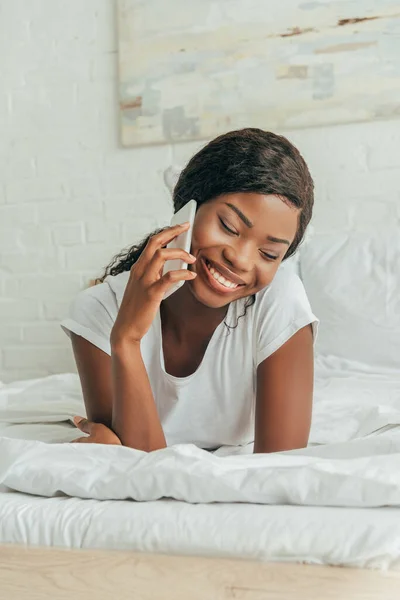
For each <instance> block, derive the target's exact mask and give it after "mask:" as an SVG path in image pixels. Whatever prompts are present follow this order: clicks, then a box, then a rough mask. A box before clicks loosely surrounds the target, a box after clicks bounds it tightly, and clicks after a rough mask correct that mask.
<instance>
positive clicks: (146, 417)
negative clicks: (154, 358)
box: [71, 334, 166, 452]
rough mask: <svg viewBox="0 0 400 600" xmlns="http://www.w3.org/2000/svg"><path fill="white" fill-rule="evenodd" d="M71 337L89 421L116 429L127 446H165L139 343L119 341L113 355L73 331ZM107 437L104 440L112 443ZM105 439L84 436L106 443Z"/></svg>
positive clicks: (113, 348) (152, 447) (150, 447)
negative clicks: (137, 344)
mask: <svg viewBox="0 0 400 600" xmlns="http://www.w3.org/2000/svg"><path fill="white" fill-rule="evenodd" d="M71 340H72V347H73V350H74V355H75V361H76V364H77V367H78V373H79V377H80V380H81V386H82V392H83V397H84V401H85V407H86V414H87V418H88V421H89V422H94V423H100V424H102V425H106V427H108V428H110V429H112V430H113V431H114V433H115V434H116V435H117V437H118V438H119V440H120V441H121V443H122V444H123V445H124V446H129V447H131V448H137V449H138V450H145V451H146V452H150V451H152V450H158V449H159V448H164V447H165V446H166V442H165V437H164V433H163V430H162V427H161V423H160V419H159V417H158V413H157V409H156V406H155V402H154V398H153V394H152V391H151V387H150V382H149V379H148V376H147V372H146V368H145V366H144V364H143V359H142V356H141V353H140V348H139V346H136V345H135V344H128V343H126V344H123V343H121V344H116V345H115V346H114V347H113V346H112V351H111V357H110V356H109V355H108V354H106V353H105V352H103V351H102V350H100V349H99V348H96V346H94V345H93V344H91V343H90V342H88V341H87V340H85V339H84V338H82V337H80V336H78V335H76V334H71ZM80 429H81V430H82V431H86V430H85V429H83V428H82V427H80ZM87 433H90V432H89V431H87ZM103 433H104V432H103ZM103 437H104V443H109V442H108V441H107V440H106V436H105V435H104V436H103ZM102 439H103V438H102V437H101V436H97V437H96V436H95V437H94V438H93V440H91V438H82V440H89V441H98V442H100V443H103V442H102Z"/></svg>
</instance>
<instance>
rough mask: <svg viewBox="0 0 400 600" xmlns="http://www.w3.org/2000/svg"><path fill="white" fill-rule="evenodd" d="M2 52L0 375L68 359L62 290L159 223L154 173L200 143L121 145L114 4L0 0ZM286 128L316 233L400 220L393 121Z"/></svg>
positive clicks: (63, 364) (397, 126) (41, 371)
mask: <svg viewBox="0 0 400 600" xmlns="http://www.w3.org/2000/svg"><path fill="white" fill-rule="evenodd" d="M358 1H360V0H358ZM0 56H1V83H0V127H1V131H2V135H1V136H0V159H1V164H2V177H1V181H0V380H3V381H11V380H14V379H22V378H28V377H37V376H42V375H46V374H48V373H56V372H62V371H70V370H73V369H74V363H73V358H72V353H71V350H70V347H69V342H68V339H67V337H66V336H65V335H64V334H63V333H62V332H61V330H60V328H59V325H58V322H59V320H60V319H61V318H62V317H63V316H64V315H65V314H66V312H67V308H68V305H69V302H70V300H71V299H72V297H73V296H74V295H75V294H76V292H77V291H78V290H79V289H81V288H82V287H84V286H86V285H87V282H88V280H89V279H91V278H92V277H93V276H95V275H97V274H99V272H100V271H101V269H102V267H103V266H104V265H105V264H106V263H107V262H108V261H109V259H110V258H111V257H112V256H113V254H115V253H116V252H117V251H119V250H120V249H121V247H123V246H125V245H127V244H129V243H132V242H133V241H136V240H137V239H138V238H140V237H142V236H143V235H144V234H145V233H147V232H148V231H150V230H152V229H154V228H155V227H157V226H159V225H162V224H164V223H166V222H167V220H168V218H169V215H170V206H169V200H168V196H167V193H166V191H165V189H164V185H163V179H162V172H163V169H164V168H165V167H166V166H167V165H168V164H170V163H171V162H176V163H183V162H185V160H186V159H187V158H189V156H190V155H191V154H192V153H193V152H194V151H195V150H196V149H197V148H198V147H199V146H200V145H201V144H198V143H196V144H183V145H177V146H175V147H168V146H156V147H146V148H139V149H132V150H129V149H121V148H119V146H118V123H117V114H116V106H117V98H116V38H115V14H114V2H113V1H112V0H84V1H82V0H69V2H68V3H65V2H62V1H61V0H41V1H40V2H31V1H29V0H13V1H12V2H11V1H10V2H4V3H3V4H2V7H1V19H0ZM286 135H288V137H290V139H292V140H293V141H294V142H295V143H296V144H297V145H298V146H299V148H300V149H301V151H302V152H303V154H304V155H305V157H306V159H307V160H308V162H309V165H310V168H311V170H312V172H313V175H314V178H315V181H316V209H315V220H314V224H315V226H316V228H317V229H318V230H320V231H332V230H339V229H343V228H346V229H351V228H355V227H357V228H363V229H366V230H368V229H371V228H373V229H375V228H378V227H381V226H384V225H385V223H386V222H390V223H391V224H393V223H395V222H396V220H397V223H398V224H400V208H399V206H400V152H399V147H400V120H399V121H393V122H387V123H371V124H365V125H353V126H345V127H335V128H326V129H318V130H317V129H315V130H305V131H295V132H286Z"/></svg>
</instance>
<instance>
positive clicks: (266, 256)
mask: <svg viewBox="0 0 400 600" xmlns="http://www.w3.org/2000/svg"><path fill="white" fill-rule="evenodd" d="M261 254H262V255H263V257H264V258H265V259H266V260H278V258H279V256H275V255H274V254H268V253H267V252H261Z"/></svg>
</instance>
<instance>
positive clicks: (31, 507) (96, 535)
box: [0, 365, 400, 569]
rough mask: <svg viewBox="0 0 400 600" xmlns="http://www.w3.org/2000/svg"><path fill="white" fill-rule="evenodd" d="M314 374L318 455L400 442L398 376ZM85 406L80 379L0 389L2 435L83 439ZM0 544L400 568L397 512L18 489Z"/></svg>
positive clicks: (6, 508)
mask: <svg viewBox="0 0 400 600" xmlns="http://www.w3.org/2000/svg"><path fill="white" fill-rule="evenodd" d="M317 373H318V375H317V380H316V401H315V412H314V421H313V430H312V436H311V439H312V441H313V443H314V444H320V443H324V444H329V445H327V446H325V447H324V448H321V447H319V446H315V448H311V449H310V450H309V454H310V455H311V456H312V454H313V453H316V452H317V453H319V454H321V452H322V454H324V453H325V455H326V456H327V457H331V456H333V457H338V456H340V455H341V454H342V455H346V453H347V451H348V448H349V444H350V446H353V442H352V440H355V439H356V440H357V438H363V439H359V442H356V443H357V444H359V446H358V447H360V448H363V444H364V445H365V444H366V445H368V447H369V445H370V443H371V442H372V446H373V445H374V444H375V447H378V446H379V444H380V443H381V442H384V440H386V439H388V438H387V436H388V435H389V436H391V439H393V440H395V443H397V440H398V439H399V431H400V428H399V424H400V378H398V377H396V376H395V375H390V376H387V377H382V376H379V377H378V376H377V377H372V376H370V375H368V374H363V373H350V372H347V371H341V370H340V369H336V370H335V371H334V372H333V371H332V370H326V369H324V368H323V365H321V368H320V369H318V370H317ZM81 412H82V399H81V395H80V391H79V383H78V381H77V378H76V376H74V375H60V376H56V377H52V378H46V379H45V380H37V381H33V382H29V383H28V384H27V383H25V382H24V383H16V384H13V386H9V385H8V386H4V387H3V388H1V387H0V436H1V435H3V436H4V435H5V436H7V437H9V438H24V439H31V440H43V441H52V442H61V441H68V440H70V439H72V438H73V437H74V436H75V435H76V430H75V429H74V428H72V427H71V425H70V424H69V421H68V420H69V418H70V417H71V416H72V415H73V414H75V413H78V414H80V413H81ZM9 441H12V440H9ZM70 448H72V447H70ZM80 448H87V446H80ZM54 449H55V448H54ZM250 450H251V448H246V449H223V450H221V452H220V454H224V453H225V454H227V453H229V454H232V453H235V451H236V452H240V453H242V452H243V451H244V452H249V451H250ZM362 454H363V450H362V451H361V455H362ZM0 543H24V544H30V545H54V546H67V547H83V548H110V549H111V548H113V549H131V550H137V551H147V552H163V553H174V554H191V555H204V556H221V557H238V558H247V559H260V560H272V561H274V560H276V561H306V562H311V563H321V564H332V565H345V566H358V567H371V568H372V567H375V568H376V567H377V568H384V569H386V568H394V569H400V509H399V508H396V507H391V508H347V507H340V508H332V507H326V506H284V505H259V504H238V503H223V502H222V503H215V504H212V503H211V504H189V503H186V502H180V501H177V500H158V501H154V502H133V501H127V500H103V501H100V500H96V499H80V498H68V497H64V496H61V497H53V498H42V497H38V496H32V495H29V494H24V493H18V492H15V491H13V492H9V493H2V494H0Z"/></svg>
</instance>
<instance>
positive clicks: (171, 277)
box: [154, 269, 197, 294]
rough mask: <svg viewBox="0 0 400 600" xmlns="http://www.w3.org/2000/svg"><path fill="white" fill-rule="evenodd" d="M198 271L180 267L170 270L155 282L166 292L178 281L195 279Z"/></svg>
mask: <svg viewBox="0 0 400 600" xmlns="http://www.w3.org/2000/svg"><path fill="white" fill-rule="evenodd" d="M196 276H197V273H195V272H194V271H188V270H187V269H179V270H178V271H168V273H166V274H165V275H164V276H163V277H161V279H160V280H159V281H157V283H156V284H154V285H155V286H156V287H157V288H158V289H160V291H162V293H163V294H164V293H165V292H166V291H167V290H168V289H169V288H170V287H171V285H174V284H175V283H176V282H177V281H191V280H192V279H195V277H196Z"/></svg>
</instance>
